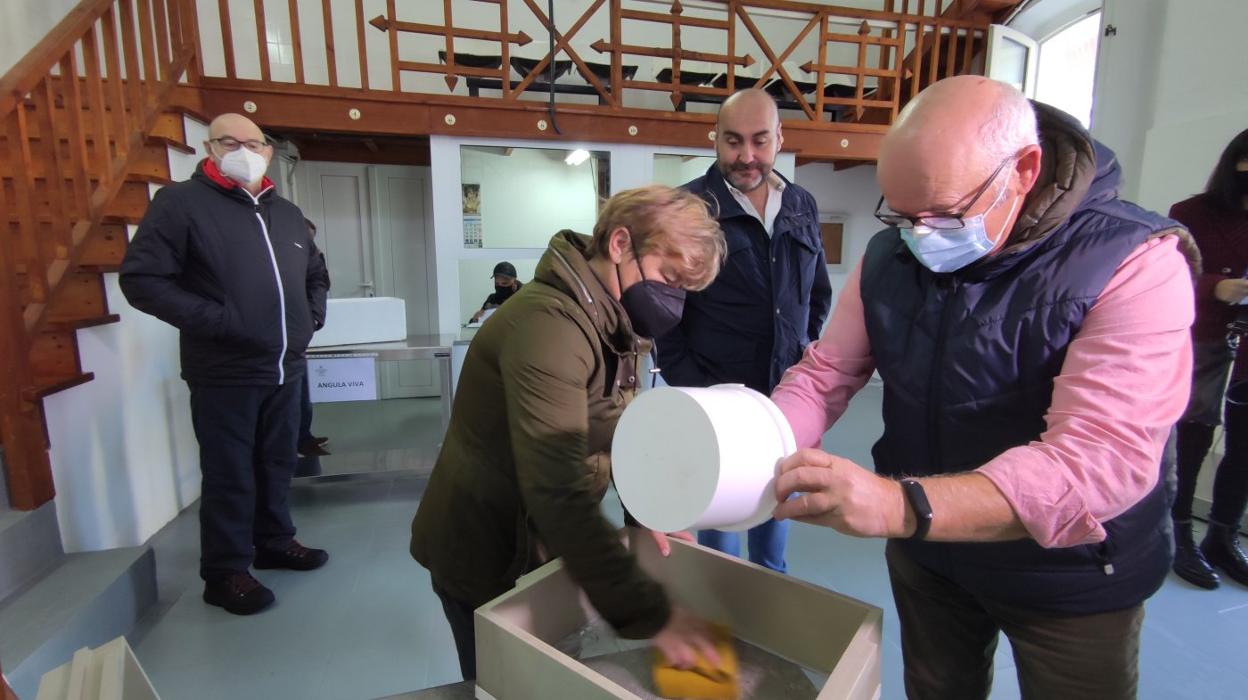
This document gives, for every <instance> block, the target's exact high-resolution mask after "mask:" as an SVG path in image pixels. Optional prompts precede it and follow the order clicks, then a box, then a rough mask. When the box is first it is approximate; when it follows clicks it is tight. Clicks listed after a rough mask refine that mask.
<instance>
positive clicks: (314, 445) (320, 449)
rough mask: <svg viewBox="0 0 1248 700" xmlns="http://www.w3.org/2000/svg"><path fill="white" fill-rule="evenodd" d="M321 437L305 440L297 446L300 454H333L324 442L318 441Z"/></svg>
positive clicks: (307, 455) (301, 455)
mask: <svg viewBox="0 0 1248 700" xmlns="http://www.w3.org/2000/svg"><path fill="white" fill-rule="evenodd" d="M320 439H321V438H313V439H311V440H304V441H303V442H300V443H299V445H298V448H297V451H298V452H299V456H300V457H324V456H326V455H329V454H333V453H331V452H330V451H329V450H327V449H325V445H324V443H322V442H317V440H320Z"/></svg>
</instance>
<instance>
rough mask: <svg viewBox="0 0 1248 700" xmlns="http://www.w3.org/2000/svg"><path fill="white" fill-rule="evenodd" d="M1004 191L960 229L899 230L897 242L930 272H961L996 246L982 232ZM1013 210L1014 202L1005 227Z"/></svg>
mask: <svg viewBox="0 0 1248 700" xmlns="http://www.w3.org/2000/svg"><path fill="white" fill-rule="evenodd" d="M1006 189H1007V188H1005V187H1002V188H1001V192H999V193H998V194H997V198H996V199H995V200H993V202H992V204H991V205H990V206H989V207H988V208H987V209H985V210H984V213H983V214H978V215H976V216H972V217H970V218H969V219H965V220H964V221H963V224H964V225H963V226H962V228H958V229H935V228H930V227H927V226H915V227H914V228H912V229H909V228H903V229H901V240H903V241H905V242H906V246H907V247H909V248H910V252H911V253H913V254H914V257H915V258H917V259H918V261H919V262H920V263H922V264H923V266H924V267H926V268H927V269H929V270H931V271H932V272H954V271H957V270H961V269H962V268H964V267H966V266H967V265H970V264H971V263H973V262H975V261H976V260H979V259H980V258H982V257H984V256H985V255H987V254H988V253H990V252H992V249H993V247H994V246H995V245H996V244H995V243H994V242H993V240H992V238H990V237H989V236H988V231H987V230H986V229H985V228H984V217H985V216H987V214H988V212H990V211H992V210H993V208H994V207H996V206H997V205H998V204H1000V203H1001V198H1002V197H1004V196H1005V190H1006ZM1016 206H1018V199H1017V198H1016V199H1015V200H1014V203H1013V204H1011V205H1010V213H1009V214H1006V216H1005V221H1006V223H1007V224H1008V223H1009V221H1010V218H1011V217H1012V216H1014V208H1015V207H1016ZM1002 233H1004V231H1002Z"/></svg>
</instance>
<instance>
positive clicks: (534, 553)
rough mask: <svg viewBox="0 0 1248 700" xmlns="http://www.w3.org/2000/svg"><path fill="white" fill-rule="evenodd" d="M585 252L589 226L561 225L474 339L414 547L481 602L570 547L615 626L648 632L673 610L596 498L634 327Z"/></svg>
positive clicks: (633, 360) (434, 569)
mask: <svg viewBox="0 0 1248 700" xmlns="http://www.w3.org/2000/svg"><path fill="white" fill-rule="evenodd" d="M589 254H590V251H589V238H588V237H586V236H583V235H580V234H577V233H573V232H571V231H563V232H560V233H559V234H558V235H556V236H555V237H554V238H553V239H552V240H551V242H550V247H549V248H548V249H547V251H546V253H545V255H543V257H542V259H541V262H539V263H538V266H537V272H536V274H535V276H534V280H533V283H532V284H526V285H525V286H524V288H523V289H521V290H520V291H519V292H517V293H516V294H515V296H513V297H512V298H511V299H509V300H508V301H507V303H506V304H503V305H502V306H501V307H499V310H498V311H497V312H495V313H494V315H493V316H491V317H490V319H489V320H488V321H487V322H486V323H485V324H484V325H483V326H482V327H481V330H480V331H478V332H477V335H476V337H475V338H474V339H473V341H472V344H471V345H469V347H468V355H467V357H466V358H465V360H464V368H463V371H462V373H461V374H460V379H459V387H458V391H457V393H456V395H455V403H454V407H453V409H452V411H451V421H450V428H449V429H448V431H447V434H446V440H445V442H444V443H443V445H442V451H441V453H440V454H439V455H438V461H437V464H436V465H435V466H434V469H433V475H432V476H431V477H430V479H429V486H428V488H427V489H426V490H425V495H424V497H423V498H422V499H421V502H420V507H419V508H418V510H417V511H416V518H415V519H414V520H413V521H412V544H411V552H412V556H413V557H414V558H415V559H416V560H417V561H418V562H420V563H421V564H422V565H424V566H425V568H427V569H429V571H430V574H431V576H432V578H433V581H434V583H435V584H436V585H438V586H439V587H441V588H442V589H443V590H445V591H446V592H447V593H449V594H450V595H451V596H452V597H454V598H457V599H459V600H461V601H463V602H465V603H468V604H470V605H472V606H474V607H477V606H480V605H482V604H483V603H485V602H487V601H489V600H491V599H492V598H494V597H496V596H498V595H500V594H502V593H504V592H506V591H507V590H509V589H510V588H511V587H512V586H513V585H514V584H515V581H516V579H517V578H519V577H520V576H521V575H522V574H525V573H527V572H529V571H531V570H533V569H535V568H537V567H538V566H539V565H540V564H542V563H543V561H544V560H543V558H542V554H541V553H543V552H544V553H545V554H546V555H548V556H549V557H552V558H553V557H563V561H564V564H565V565H566V566H567V569H568V571H569V573H570V574H571V575H572V577H573V578H574V579H575V580H576V581H577V582H578V583H579V584H580V586H581V587H582V588H583V589H584V590H585V592H586V593H587V594H588V596H589V600H590V602H591V603H593V605H594V607H595V608H596V609H597V610H598V612H599V613H601V614H602V616H603V617H604V618H605V619H606V620H607V621H608V622H609V623H611V625H612V626H613V627H615V629H616V630H617V631H618V632H619V633H620V634H621V635H623V636H626V637H632V638H645V637H650V636H653V635H654V634H655V633H656V632H658V631H659V630H660V629H661V628H662V627H663V625H664V624H666V622H667V618H668V616H669V614H670V608H669V603H668V601H667V597H666V595H665V594H664V592H663V589H662V588H661V587H660V586H659V584H658V583H656V582H655V581H653V580H652V579H650V578H649V577H647V576H646V575H645V574H644V573H643V572H642V571H641V569H640V568H639V567H638V565H637V562H636V561H635V559H634V558H633V556H632V555H631V554H629V552H628V551H627V549H626V548H625V547H624V545H623V544H621V542H620V536H619V533H618V531H617V530H616V529H615V528H614V527H613V526H612V525H611V524H610V522H608V521H607V519H606V518H605V517H604V516H603V514H602V511H601V508H600V507H599V503H600V502H601V501H602V498H603V496H604V495H605V493H606V490H607V486H608V484H609V483H610V480H611V467H610V449H611V437H612V434H613V433H614V432H615V424H616V421H618V420H619V417H620V414H621V413H622V412H623V410H624V406H625V405H626V404H627V403H628V401H629V399H631V398H632V395H633V393H634V391H635V387H636V386H637V384H638V380H637V376H636V375H637V367H638V362H637V359H638V356H637V350H638V346H639V342H640V341H639V339H638V338H637V336H635V335H634V333H633V330H632V326H631V325H630V324H629V321H628V317H627V315H626V314H625V313H624V310H623V308H622V307H621V306H620V303H619V302H618V301H617V300H616V299H614V298H613V297H612V296H611V294H610V293H609V292H608V291H607V289H606V287H604V286H603V284H602V282H600V281H599V280H598V278H597V276H596V275H595V274H594V273H593V272H592V271H591V270H590V268H589V265H588V263H587V259H588V257H589Z"/></svg>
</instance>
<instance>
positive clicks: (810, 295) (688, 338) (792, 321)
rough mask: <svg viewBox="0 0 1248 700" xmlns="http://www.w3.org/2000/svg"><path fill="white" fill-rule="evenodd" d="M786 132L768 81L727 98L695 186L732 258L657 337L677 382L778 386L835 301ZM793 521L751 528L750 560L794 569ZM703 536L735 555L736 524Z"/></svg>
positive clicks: (811, 205)
mask: <svg viewBox="0 0 1248 700" xmlns="http://www.w3.org/2000/svg"><path fill="white" fill-rule="evenodd" d="M783 143H784V139H783V137H782V135H781V132H780V113H779V111H778V110H777V109H776V103H775V101H774V100H772V98H771V96H770V95H768V94H767V93H765V92H763V91H762V90H743V91H741V92H738V93H735V94H733V95H732V96H731V97H729V98H728V99H727V100H725V101H724V104H723V106H722V107H721V108H720V111H719V116H718V119H717V122H716V130H715V155H716V163H715V165H713V166H711V167H710V168H709V169H708V170H707V171H706V174H705V175H703V176H702V177H700V178H698V179H696V180H694V181H692V182H690V183H688V184H687V185H685V187H686V188H687V189H688V190H690V191H691V192H693V193H695V194H697V195H699V196H701V197H702V198H703V199H705V200H706V201H707V202H708V203H710V205H711V210H712V211H714V212H718V219H719V225H720V227H722V228H723V230H724V237H725V239H726V240H727V243H728V259H727V260H726V262H725V263H724V266H723V269H722V271H721V272H720V274H719V276H718V277H717V278H716V279H715V282H714V283H712V284H711V286H709V287H707V288H706V289H705V290H703V291H701V292H691V293H690V294H689V295H688V298H687V301H686V303H685V310H684V315H683V317H682V318H681V322H680V326H679V327H677V328H676V330H674V331H672V332H671V333H668V334H666V335H665V336H663V337H661V338H659V339H658V340H657V345H658V361H659V367H660V368H661V369H662V374H663V379H664V381H666V382H667V383H668V384H671V385H674V386H711V385H714V384H725V383H731V384H744V385H745V386H747V387H749V388H751V389H754V390H755V391H758V392H761V393H763V394H770V393H771V391H772V389H774V388H775V386H776V384H778V383H779V382H780V378H781V377H782V376H783V375H784V372H785V370H787V369H788V368H789V367H790V366H792V365H794V364H795V363H796V362H797V361H798V360H799V359H801V357H802V351H803V350H804V349H805V347H806V345H807V344H808V343H810V342H811V341H812V340H814V339H815V338H818V337H819V335H820V332H821V331H822V330H823V322H824V319H825V318H827V315H828V310H829V308H830V307H831V303H832V285H831V283H830V281H829V280H828V273H827V267H826V263H825V260H824V254H823V246H822V244H821V241H820V236H819V215H818V208H817V207H816V205H815V198H814V197H812V196H811V195H810V193H809V192H807V191H806V190H803V189H802V188H800V187H798V186H797V185H795V184H793V183H791V182H789V181H788V180H786V179H785V178H784V177H783V176H782V175H780V174H779V173H777V172H774V171H773V170H772V167H773V166H774V164H775V161H776V156H777V154H779V152H780V146H781V144H783ZM788 529H789V524H788V522H777V521H775V520H769V521H767V522H766V523H763V524H762V525H759V526H758V527H755V528H753V529H751V530H750V531H749V558H750V561H752V562H754V563H755V564H759V565H761V566H765V567H767V568H769V569H772V570H774V571H779V572H784V571H785V569H786V565H785V561H784V546H785V540H786V539H787V537H788ZM698 542H700V543H701V544H703V545H705V546H708V547H713V548H714V549H717V550H719V551H721V552H725V553H728V554H732V555H734V556H736V555H738V554H739V553H740V549H741V541H740V536H739V535H738V534H736V533H729V532H719V531H716V530H704V531H702V532H700V533H699V534H698Z"/></svg>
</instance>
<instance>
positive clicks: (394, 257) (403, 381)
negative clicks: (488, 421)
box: [368, 165, 441, 399]
mask: <svg viewBox="0 0 1248 700" xmlns="http://www.w3.org/2000/svg"><path fill="white" fill-rule="evenodd" d="M368 186H369V193H370V201H371V208H372V211H373V221H372V226H371V228H372V230H373V232H374V236H373V246H374V252H373V259H374V261H375V269H376V271H377V275H376V284H377V293H378V294H379V295H382V296H388V297H399V298H401V299H403V300H404V302H405V303H406V307H407V334H408V335H430V334H435V333H437V330H438V323H437V318H435V312H434V309H435V308H436V304H435V303H434V300H435V289H436V284H435V282H436V277H435V275H434V270H435V261H434V256H433V243H432V236H431V235H429V234H430V232H431V231H432V226H431V225H430V220H429V213H430V212H431V211H432V209H431V208H430V206H429V197H430V192H431V187H430V184H429V168H422V167H411V166H397V165H374V166H369V168H368ZM438 380H439V377H438V367H437V364H436V363H435V361H434V360H412V361H408V362H387V363H384V364H382V365H381V387H380V390H381V397H382V398H383V399H391V398H407V397H416V396H438V395H439V394H440V393H441V386H440V383H439V381H438Z"/></svg>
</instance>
